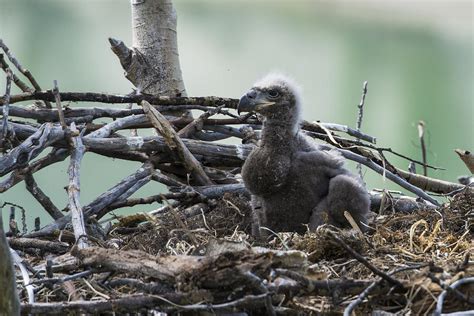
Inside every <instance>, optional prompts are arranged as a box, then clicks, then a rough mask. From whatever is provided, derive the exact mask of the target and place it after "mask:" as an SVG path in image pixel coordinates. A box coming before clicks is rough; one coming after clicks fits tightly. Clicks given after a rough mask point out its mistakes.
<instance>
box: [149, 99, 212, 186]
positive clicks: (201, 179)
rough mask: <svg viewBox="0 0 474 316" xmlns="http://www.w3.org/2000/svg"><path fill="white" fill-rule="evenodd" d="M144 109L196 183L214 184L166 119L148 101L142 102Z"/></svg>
mask: <svg viewBox="0 0 474 316" xmlns="http://www.w3.org/2000/svg"><path fill="white" fill-rule="evenodd" d="M142 107H143V109H144V110H145V113H146V115H147V116H148V118H149V119H150V120H151V122H152V124H153V126H154V127H155V128H156V129H157V130H158V131H159V133H160V134H161V135H162V136H163V138H164V139H165V141H166V143H167V145H168V146H169V147H170V149H171V150H173V151H176V152H177V153H178V156H179V157H180V159H181V161H182V162H183V164H184V166H185V168H186V170H187V171H188V172H190V173H191V174H192V175H193V176H194V177H195V179H196V181H197V182H198V183H199V184H201V185H211V184H213V182H212V181H211V179H209V177H208V176H207V175H206V173H205V172H204V170H203V169H202V166H201V164H200V163H199V161H198V160H197V159H196V158H195V157H194V156H193V154H191V152H190V151H189V149H188V148H187V147H186V145H185V144H184V143H183V141H182V140H181V138H180V137H179V135H178V134H177V133H176V132H175V131H174V130H173V127H172V126H171V124H170V123H169V122H168V121H167V120H166V118H165V117H164V116H163V115H162V114H161V113H160V112H158V111H157V110H156V109H155V108H153V107H152V106H151V104H150V103H148V102H146V101H143V102H142Z"/></svg>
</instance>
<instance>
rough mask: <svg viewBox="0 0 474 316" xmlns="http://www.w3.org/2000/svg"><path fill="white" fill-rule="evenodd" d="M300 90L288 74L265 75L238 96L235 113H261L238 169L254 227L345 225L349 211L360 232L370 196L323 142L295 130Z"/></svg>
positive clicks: (292, 228)
mask: <svg viewBox="0 0 474 316" xmlns="http://www.w3.org/2000/svg"><path fill="white" fill-rule="evenodd" d="M300 96H301V92H300V90H299V88H298V86H297V85H296V84H295V83H294V82H293V81H292V80H290V79H289V78H287V77H285V76H283V75H279V74H270V75H267V76H266V77H264V78H263V79H262V80H260V81H258V82H257V83H256V84H255V85H254V86H253V87H252V88H251V89H250V90H249V91H248V92H247V93H246V94H245V95H244V96H242V98H241V99H240V102H239V105H238V111H239V112H255V113H258V114H260V115H261V116H262V117H263V130H262V136H261V140H260V143H259V146H258V147H256V148H255V149H254V150H253V151H252V152H251V153H250V155H249V156H248V158H247V159H246V161H245V163H244V166H243V168H242V178H243V180H244V183H245V187H246V188H247V189H248V190H249V191H250V193H251V194H252V204H253V208H254V210H253V215H254V227H253V229H252V233H253V234H254V235H256V236H260V235H261V234H262V233H263V232H261V231H260V227H262V226H263V227H267V228H269V229H271V230H273V231H276V232H281V231H295V232H299V233H303V232H304V231H305V230H306V228H305V224H308V225H309V228H310V229H311V230H314V229H315V228H316V227H318V226H320V225H322V224H325V223H329V224H333V225H336V226H340V227H344V226H348V222H347V220H346V218H345V216H344V211H348V212H349V213H350V214H351V215H352V217H353V218H354V220H355V221H356V222H357V224H358V225H359V227H360V228H361V229H362V230H364V228H365V226H364V225H361V224H366V223H367V215H368V212H369V207H370V200H369V194H368V193H367V191H366V190H365V188H364V186H363V184H362V181H361V179H360V178H358V177H357V176H355V175H354V174H352V173H351V172H350V171H348V170H347V169H346V168H344V166H343V165H344V160H343V158H342V157H341V156H340V155H339V154H338V153H337V152H336V151H334V150H330V148H329V147H328V146H321V145H317V144H315V143H314V142H313V141H312V140H311V139H310V138H309V137H307V136H305V135H304V134H303V133H302V132H301V131H300V129H299V126H300V110H301V100H300Z"/></svg>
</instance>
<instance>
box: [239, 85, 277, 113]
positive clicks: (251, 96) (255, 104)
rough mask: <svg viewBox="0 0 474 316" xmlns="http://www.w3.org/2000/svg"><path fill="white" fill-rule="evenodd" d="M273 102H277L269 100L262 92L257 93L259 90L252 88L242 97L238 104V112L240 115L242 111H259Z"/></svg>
mask: <svg viewBox="0 0 474 316" xmlns="http://www.w3.org/2000/svg"><path fill="white" fill-rule="evenodd" d="M273 104H275V102H268V100H266V98H265V97H263V96H262V94H261V93H257V91H255V90H253V89H252V90H250V91H249V92H247V93H246V94H244V95H243V96H242V97H241V98H240V100H239V104H238V105H237V113H239V115H240V112H259V111H260V110H262V109H264V108H266V107H267V106H270V105H273Z"/></svg>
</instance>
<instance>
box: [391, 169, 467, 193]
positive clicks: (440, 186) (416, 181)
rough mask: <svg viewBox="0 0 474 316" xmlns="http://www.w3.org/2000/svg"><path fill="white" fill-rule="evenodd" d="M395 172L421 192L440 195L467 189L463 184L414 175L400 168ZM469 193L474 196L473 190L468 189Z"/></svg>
mask: <svg viewBox="0 0 474 316" xmlns="http://www.w3.org/2000/svg"><path fill="white" fill-rule="evenodd" d="M395 170H396V173H397V175H399V176H400V177H401V178H403V179H405V180H406V181H407V182H408V183H410V184H412V185H414V186H416V187H418V188H420V189H421V190H425V191H429V192H433V193H439V194H452V193H456V192H459V191H461V190H463V189H464V188H466V186H464V185H462V184H458V183H453V182H448V181H444V180H439V179H434V178H430V177H425V176H423V175H421V174H413V173H410V172H407V171H404V170H401V169H399V168H395ZM468 191H469V192H471V194H474V189H473V188H470V189H468Z"/></svg>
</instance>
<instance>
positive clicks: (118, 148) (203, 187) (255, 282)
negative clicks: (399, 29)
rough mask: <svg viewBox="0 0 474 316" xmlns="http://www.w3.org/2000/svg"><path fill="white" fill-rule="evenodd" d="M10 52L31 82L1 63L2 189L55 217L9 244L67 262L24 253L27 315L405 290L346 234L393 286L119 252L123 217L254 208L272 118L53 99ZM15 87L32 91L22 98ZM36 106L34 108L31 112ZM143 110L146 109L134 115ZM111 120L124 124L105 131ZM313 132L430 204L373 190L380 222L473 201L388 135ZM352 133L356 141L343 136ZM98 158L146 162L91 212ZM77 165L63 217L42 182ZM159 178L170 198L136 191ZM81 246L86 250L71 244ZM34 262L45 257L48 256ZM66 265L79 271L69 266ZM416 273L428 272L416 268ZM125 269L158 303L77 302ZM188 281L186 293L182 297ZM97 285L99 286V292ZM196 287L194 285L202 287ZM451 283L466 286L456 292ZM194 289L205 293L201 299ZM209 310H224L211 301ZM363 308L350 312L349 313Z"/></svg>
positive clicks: (303, 260) (235, 257) (124, 100)
mask: <svg viewBox="0 0 474 316" xmlns="http://www.w3.org/2000/svg"><path fill="white" fill-rule="evenodd" d="M0 48H1V49H2V50H3V51H4V53H5V55H6V57H7V59H8V60H9V61H10V64H12V65H13V66H14V67H15V69H16V70H15V71H18V72H20V73H21V74H23V75H24V76H25V77H26V78H27V79H28V81H29V83H26V82H24V81H22V80H21V79H20V78H19V77H18V76H17V75H16V74H15V71H14V70H13V69H12V68H11V67H10V64H9V63H7V61H6V59H5V58H4V55H3V54H0V67H1V68H2V69H3V70H4V71H5V74H6V83H7V85H6V89H5V94H4V96H3V97H1V98H0V110H1V111H2V120H1V122H0V148H1V150H2V152H3V155H2V156H0V177H3V178H2V180H1V181H0V193H3V192H6V191H7V190H9V189H11V188H12V187H14V186H15V185H17V184H19V183H21V182H24V183H25V184H26V188H27V190H28V191H29V192H30V193H31V195H32V196H33V197H34V198H35V199H36V200H37V201H38V202H39V203H40V204H41V206H42V207H43V208H44V210H45V211H46V212H47V213H48V214H49V215H50V216H51V218H52V221H51V222H50V223H47V224H46V225H45V226H44V227H39V226H40V225H39V223H38V225H37V226H38V227H36V229H35V230H34V231H31V232H24V233H23V234H19V232H16V233H12V236H14V237H15V238H13V237H12V238H10V239H9V243H10V245H11V247H13V248H16V249H37V250H38V251H39V253H40V254H41V255H40V257H41V256H43V255H45V254H46V253H53V254H55V255H57V256H58V257H56V258H55V259H54V260H46V263H41V264H39V265H37V266H32V265H31V264H30V263H28V261H27V260H25V259H21V258H20V257H19V256H18V254H16V256H18V257H15V256H14V259H15V258H16V259H15V263H16V264H17V266H19V267H23V269H21V272H22V273H21V275H22V279H23V283H24V288H25V289H26V292H27V297H28V303H24V304H23V305H22V306H23V308H22V313H40V314H43V313H60V312H64V311H76V310H77V311H82V312H92V311H94V312H101V311H103V312H105V311H112V310H120V311H135V310H140V309H143V308H146V309H156V308H162V309H164V310H169V311H186V310H192V311H204V310H206V311H209V310H212V311H223V312H228V311H234V310H237V309H244V310H245V309H247V310H253V311H259V310H265V311H267V312H268V313H269V314H276V313H280V312H282V313H283V312H289V310H287V308H286V307H284V304H280V305H279V304H278V302H277V301H278V300H282V299H284V301H288V300H291V299H292V298H293V297H295V296H298V295H302V294H305V295H309V294H312V295H319V296H321V295H323V296H324V295H327V296H333V298H335V297H336V296H337V297H347V296H351V295H356V294H360V293H361V292H364V293H365V292H366V291H367V293H368V292H369V291H370V290H372V289H373V288H374V287H377V289H378V290H377V291H380V293H382V292H384V291H388V289H390V288H392V289H393V288H395V289H397V290H401V289H403V290H406V285H404V284H403V283H401V282H400V281H398V280H396V279H394V278H393V277H391V275H392V274H395V273H398V272H399V271H398V270H394V271H392V272H391V273H385V272H381V271H380V270H378V269H377V268H375V267H373V266H372V265H371V264H370V263H368V262H367V260H365V259H364V258H363V257H361V256H360V255H359V254H357V252H355V251H354V250H353V249H352V248H351V247H349V246H347V245H346V243H345V242H344V240H342V239H340V238H339V237H338V236H337V235H334V233H330V234H333V235H331V236H333V239H334V240H336V242H338V243H339V244H340V245H343V248H344V249H346V250H347V251H348V253H349V254H350V255H351V256H353V257H354V258H355V259H356V260H358V261H360V262H362V263H363V262H364V260H365V261H366V262H365V263H363V264H365V265H366V266H367V267H368V268H369V269H370V270H371V271H372V272H373V273H375V274H376V275H379V276H380V277H381V280H378V281H376V282H375V281H364V280H361V281H357V280H344V279H335V280H325V281H320V280H313V279H311V278H309V277H308V276H306V275H305V273H306V269H307V268H308V262H307V257H306V254H305V253H303V252H299V251H294V250H270V249H261V248H254V247H248V246H245V247H244V248H241V247H243V246H242V245H240V244H239V246H238V249H236V250H234V251H232V252H231V254H230V255H229V252H228V251H226V252H223V251H217V252H214V255H213V256H189V255H179V256H162V257H161V256H158V257H156V256H151V255H149V254H146V253H142V252H135V251H122V250H118V249H114V247H115V248H120V246H118V245H115V246H111V245H110V244H107V242H108V241H110V233H111V231H112V229H113V227H112V226H111V225H109V226H104V225H101V224H100V223H99V221H100V220H101V219H102V218H103V217H104V216H106V215H107V214H109V213H110V212H111V211H113V210H116V209H119V208H125V207H130V206H135V205H145V204H151V203H163V202H166V203H167V204H166V205H165V206H164V207H162V208H160V209H158V210H156V211H154V212H151V213H150V214H149V216H151V217H153V216H158V215H160V214H164V213H167V212H168V213H173V212H175V210H179V214H181V215H182V214H188V215H186V216H187V217H192V216H195V215H196V214H201V213H204V212H205V211H206V210H210V209H212V206H213V203H214V202H213V201H215V200H218V199H221V198H222V197H223V196H224V194H226V193H227V194H229V193H231V194H235V195H238V196H240V197H242V198H243V199H246V198H247V199H248V193H247V191H246V190H245V187H244V186H243V184H242V181H241V179H240V168H241V166H242V164H243V162H244V161H245V159H246V157H247V156H248V154H249V153H250V152H251V150H252V149H253V147H254V146H255V145H256V143H257V142H258V138H259V130H260V129H261V122H260V121H259V120H258V118H257V117H256V116H254V115H252V114H248V115H236V114H235V111H234V109H235V108H236V105H237V103H238V100H237V99H232V98H223V97H177V98H169V97H160V96H152V95H144V94H137V93H132V94H129V95H113V94H103V93H93V92H61V91H59V88H58V84H57V83H56V82H54V88H53V89H52V90H42V89H41V87H40V86H39V84H38V83H37V82H36V80H35V79H34V77H33V76H32V74H31V73H30V72H29V71H28V70H27V69H25V68H24V67H23V66H21V64H20V63H19V62H18V60H17V59H16V58H15V57H14V56H13V55H12V53H11V52H10V50H9V49H8V47H7V46H6V45H5V44H4V43H3V41H1V40H0ZM12 84H15V85H16V86H17V87H18V88H19V89H20V90H21V91H22V93H19V94H12V93H11V86H12ZM27 101H31V102H34V104H33V105H25V104H24V103H25V102H27ZM20 102H22V104H20ZM64 102H75V103H85V102H94V103H96V104H97V103H99V104H115V105H117V104H125V105H126V106H125V107H118V106H117V107H114V108H111V107H109V106H101V107H98V106H95V107H78V106H76V105H75V104H74V105H72V103H68V105H67V106H65V105H64ZM134 104H137V105H138V107H134V106H133V105H134ZM191 110H195V111H200V113H201V114H200V115H199V116H198V117H197V118H193V117H192V116H190V115H189V111H191ZM170 111H175V112H176V111H181V112H182V113H184V114H183V115H182V116H178V117H177V116H165V115H163V114H162V112H163V113H169V112H170ZM103 118H108V119H111V121H110V122H109V123H97V122H96V120H97V119H103ZM149 128H153V129H154V130H155V131H156V132H157V135H155V136H139V135H138V134H139V130H141V129H149ZM301 128H302V130H303V131H304V132H305V133H306V134H307V135H309V136H310V137H313V138H315V139H319V140H321V141H324V142H326V143H328V144H329V145H331V146H333V147H334V148H335V149H336V150H338V151H340V152H341V154H342V155H343V156H344V157H346V158H347V159H350V160H353V161H356V162H357V163H360V164H363V165H365V166H367V167H368V168H370V169H372V170H374V171H375V172H377V173H379V174H382V175H384V176H385V177H387V178H388V179H390V180H392V181H394V182H395V183H397V184H399V185H400V186H402V187H403V188H404V189H406V190H408V191H410V192H413V193H414V194H415V195H416V196H417V197H418V198H416V199H415V198H409V197H405V196H402V197H393V196H391V195H390V194H389V193H387V192H383V193H378V192H372V194H371V197H372V209H373V210H374V211H376V212H378V213H381V212H382V211H383V210H385V209H392V210H396V211H404V212H410V211H415V210H420V209H424V210H430V209H436V207H437V206H439V202H438V200H436V199H434V198H433V197H432V196H431V195H429V194H428V193H427V192H428V191H429V192H433V193H437V194H443V195H446V196H451V195H454V194H456V193H459V192H467V194H468V195H469V196H472V194H473V192H474V191H473V189H472V188H471V187H469V186H466V185H462V184H457V183H451V182H446V181H441V180H438V179H433V178H429V177H426V176H422V175H418V174H415V173H411V172H407V171H404V170H401V169H399V168H397V167H395V166H393V165H392V164H391V163H390V162H389V161H388V160H387V159H386V157H385V154H386V153H391V154H395V155H398V156H401V157H403V158H406V159H407V160H409V161H410V162H412V163H414V164H419V165H422V166H423V167H424V168H432V169H438V168H437V167H433V166H430V165H428V164H426V163H425V162H420V161H417V160H414V159H411V158H409V157H406V156H404V155H401V154H399V153H396V152H395V151H393V150H392V149H390V148H382V147H377V146H376V145H375V143H376V139H375V137H372V136H370V135H366V134H364V133H362V132H361V131H360V130H359V129H352V128H350V127H347V126H342V125H338V124H330V123H320V122H306V121H304V122H303V123H302V125H301ZM341 133H343V134H345V135H346V136H341V135H340V134H341ZM229 138H232V139H234V141H233V143H234V144H232V142H225V143H222V142H221V143H219V142H217V141H223V140H226V139H229ZM235 139H240V142H241V143H240V144H235ZM46 151H48V152H46ZM88 152H92V153H96V154H98V155H101V156H105V157H109V158H116V159H125V160H130V161H136V162H139V163H140V166H139V167H138V168H137V170H136V171H135V172H134V173H132V174H130V175H129V176H127V177H126V178H124V179H122V180H121V181H120V182H119V183H117V184H116V185H114V186H113V187H111V188H110V189H109V190H107V191H106V192H103V193H102V194H98V196H97V198H96V199H94V200H93V201H91V202H90V203H88V204H87V205H81V203H80V200H79V197H80V196H79V195H80V166H81V160H82V158H83V156H84V155H85V154H87V153H88ZM68 157H69V159H70V163H69V168H68V175H69V184H68V186H67V193H68V201H69V202H68V205H67V206H66V207H64V208H60V207H58V206H56V205H55V203H54V202H53V201H52V200H51V199H50V198H49V197H48V196H47V195H46V194H45V193H44V192H43V190H41V188H40V187H39V186H38V184H37V183H36V181H35V177H34V174H35V173H36V172H37V171H39V170H42V169H44V168H51V166H53V165H54V164H55V163H58V162H60V161H63V160H65V159H66V158H68ZM150 181H156V182H160V183H162V184H165V185H166V186H167V187H168V188H169V192H166V193H162V194H157V195H153V196H147V197H143V198H131V195H132V194H134V193H135V192H137V191H139V190H140V188H141V187H143V186H144V185H145V184H147V183H149V182H150ZM8 204H12V203H5V204H4V205H2V206H1V207H4V206H5V205H8ZM175 215H176V214H175ZM174 218H175V219H176V221H177V222H179V221H180V219H179V216H178V217H176V216H175V217H174ZM141 222H148V223H149V222H153V220H152V219H150V218H149V217H146V218H145V219H144V220H143V219H142V220H141ZM135 228H137V227H135ZM11 232H12V230H11ZM20 235H21V238H20ZM58 239H59V240H60V241H58ZM191 239H192V238H191ZM112 244H113V243H112ZM71 245H74V247H72V248H71ZM93 245H95V246H93ZM229 247H231V246H230V245H228V244H226V247H225V248H226V249H228V248H229ZM231 248H232V247H231ZM208 250H209V249H208ZM13 253H16V252H13ZM35 255H36V258H37V257H38V253H35ZM358 256H359V257H358ZM64 258H66V259H64ZM361 258H362V259H361ZM63 259H64V260H66V262H60V261H61V260H63ZM48 262H49V263H48ZM405 268H406V269H420V268H422V267H421V266H419V265H415V266H410V267H405ZM32 273H33V274H34V275H35V277H34V278H35V280H34V281H30V275H31V274H32ZM55 273H61V274H62V276H61V277H59V278H58V277H54V274H55ZM116 273H118V274H123V275H127V274H129V275H134V276H138V277H139V278H136V279H129V278H126V277H122V278H118V279H114V280H113V282H112V281H111V282H108V283H107V286H109V287H111V288H114V287H120V286H128V287H131V288H133V289H134V291H138V292H144V293H148V294H133V295H127V296H124V297H119V298H113V297H111V296H109V295H105V294H103V295H99V296H101V297H102V299H100V300H96V301H80V300H76V301H75V300H74V297H76V298H77V296H75V294H74V295H73V293H75V292H74V283H72V281H73V280H77V279H79V278H82V279H84V280H85V279H86V278H87V277H90V276H93V275H94V276H96V277H98V278H99V279H101V282H102V281H104V282H105V280H106V279H108V278H109V277H110V276H111V275H114V274H116ZM94 280H95V281H97V280H98V279H97V278H96V279H94ZM277 280H280V281H277ZM382 280H383V282H385V283H382ZM468 280H470V279H468ZM270 281H271V282H270ZM471 281H472V280H470V281H469V282H471ZM97 282H98V281H97ZM268 282H270V283H268ZM278 282H282V283H278ZM102 283H103V282H102ZM58 284H60V285H61V286H62V287H63V288H64V291H65V292H66V293H69V294H70V295H72V297H73V301H71V302H68V303H66V302H58V303H35V295H37V294H35V291H36V292H38V290H39V289H51V288H52V286H53V285H58ZM104 284H105V283H104ZM179 284H181V285H183V286H184V287H185V288H180V285H179ZM239 284H240V287H241V288H240V290H239ZM186 286H187V287H188V288H186ZM90 287H91V289H94V288H95V287H94V285H92V284H91V285H90ZM189 287H193V291H191V289H190V288H189ZM452 287H453V289H454V288H455V286H454V285H452ZM196 289H198V290H196ZM223 289H226V290H225V291H223V292H222V293H223V294H225V295H223V296H222V297H221V296H219V291H222V290H223ZM364 289H365V290H364ZM191 292H192V293H193V296H190V295H189V293H191ZM132 293H133V291H132ZM335 293H337V295H336V294H335ZM96 294H97V293H96ZM231 294H232V295H231ZM461 294H462V293H460V295H461ZM229 295H230V296H229ZM224 296H225V297H224ZM79 297H80V296H79ZM364 297H365V295H361V296H360V297H359V303H360V302H361V301H362V300H363V299H364ZM463 299H464V300H468V299H469V298H466V297H463ZM202 301H208V302H215V303H214V304H201V303H199V302H202ZM356 305H357V303H353V304H352V306H353V307H351V308H354V307H355V306H356ZM277 306H278V307H277ZM351 310H352V309H349V312H347V313H346V314H347V315H349V314H350V311H351Z"/></svg>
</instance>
